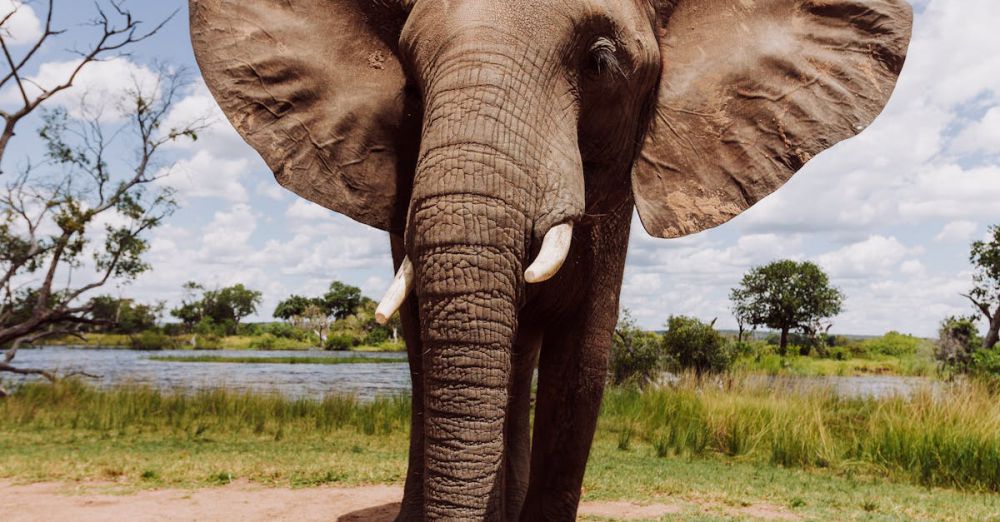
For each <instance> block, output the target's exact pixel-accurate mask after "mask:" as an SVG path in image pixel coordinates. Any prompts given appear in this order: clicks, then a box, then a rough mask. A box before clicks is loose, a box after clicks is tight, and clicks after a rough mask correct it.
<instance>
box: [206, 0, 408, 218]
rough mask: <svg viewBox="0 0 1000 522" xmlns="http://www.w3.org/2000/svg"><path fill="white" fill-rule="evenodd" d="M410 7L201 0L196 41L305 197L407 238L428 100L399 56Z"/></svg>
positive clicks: (212, 83) (283, 177)
mask: <svg viewBox="0 0 1000 522" xmlns="http://www.w3.org/2000/svg"><path fill="white" fill-rule="evenodd" d="M407 4H408V2H405V1H403V0H400V1H388V0H383V1H378V2H375V1H370V0H191V2H190V10H191V40H192V44H193V45H194V51H195V56H196V57H197V59H198V64H199V66H200V67H201V70H202V73H203V75H204V77H205V83H206V84H207V85H208V87H209V89H210V90H211V91H212V94H214V95H215V98H216V100H217V101H218V102H219V105H220V106H221V107H222V110H223V112H225V113H226V116H227V117H228V118H229V120H230V121H231V122H232V123H233V126H234V127H236V130H238V131H239V133H240V134H241V135H242V136H243V138H244V139H245V140H246V141H247V143H249V144H250V145H251V146H253V148H254V149H256V150H257V152H259V153H260V155H261V156H262V157H263V158H264V161H266V162H267V165H268V166H269V167H270V168H271V170H272V171H274V176H275V178H277V180H278V182H279V183H281V184H282V185H283V186H285V187H286V188H288V189H289V190H291V191H293V192H295V193H297V194H298V195H300V196H302V197H304V198H306V199H308V200H310V201H313V202H314V203H317V204H319V205H322V206H324V207H326V208H328V209H331V210H335V211H337V212H340V213H342V214H344V215H346V216H348V217H351V218H352V219H355V220H357V221H360V222H362V223H365V224H367V225H371V226H373V227H377V228H380V229H382V230H390V231H399V230H402V228H403V224H404V218H405V213H406V209H407V208H408V205H409V184H410V183H411V179H410V178H411V176H412V169H413V165H414V164H415V162H416V159H415V158H416V151H417V148H418V146H419V142H420V113H419V111H417V110H415V109H414V107H415V105H416V104H418V103H419V101H418V100H417V99H416V96H415V95H414V94H411V92H410V90H408V89H407V88H406V87H407V77H406V74H405V73H404V71H403V68H402V64H401V62H400V60H399V58H398V56H397V43H398V41H399V33H400V30H401V28H402V26H403V23H404V22H405V20H406V6H407Z"/></svg>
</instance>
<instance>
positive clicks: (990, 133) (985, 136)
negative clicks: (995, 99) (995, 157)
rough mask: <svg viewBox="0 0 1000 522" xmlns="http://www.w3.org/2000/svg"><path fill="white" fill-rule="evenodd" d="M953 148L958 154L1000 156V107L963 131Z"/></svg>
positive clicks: (993, 109)
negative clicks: (979, 153) (977, 153)
mask: <svg viewBox="0 0 1000 522" xmlns="http://www.w3.org/2000/svg"><path fill="white" fill-rule="evenodd" d="M951 147H952V150H953V151H954V152H955V153H958V154H972V153H976V152H982V153H986V154H1000V107H993V108H991V109H990V110H988V111H986V114H985V115H983V118H982V119H981V120H979V121H976V122H974V123H972V124H970V125H969V126H967V127H965V128H964V129H962V131H961V132H959V133H958V136H956V137H955V139H954V141H952V144H951Z"/></svg>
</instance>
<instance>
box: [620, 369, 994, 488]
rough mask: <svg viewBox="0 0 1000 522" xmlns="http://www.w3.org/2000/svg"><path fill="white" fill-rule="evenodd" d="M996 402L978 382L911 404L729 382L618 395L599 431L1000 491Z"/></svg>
mask: <svg viewBox="0 0 1000 522" xmlns="http://www.w3.org/2000/svg"><path fill="white" fill-rule="evenodd" d="M998 398H1000V397H998V396H997V394H996V393H994V392H992V391H990V389H989V388H987V387H986V386H980V385H978V384H975V383H971V382H966V383H956V384H951V385H942V386H939V387H937V388H934V389H927V390H921V391H919V392H918V393H915V394H913V395H911V396H908V397H902V396H895V397H890V398H883V399H875V398H843V397H838V396H837V395H836V394H834V393H833V392H832V391H831V390H825V389H816V388H811V389H806V388H803V389H792V388H790V387H789V386H782V387H778V388H773V387H769V386H767V385H766V384H765V383H764V382H763V381H761V380H760V379H746V378H741V377H728V378H724V379H717V380H710V381H704V382H701V383H698V382H697V379H696V378H695V377H693V376H689V377H685V378H683V379H682V380H681V382H680V383H678V384H677V385H675V386H671V387H665V388H658V389H651V390H645V391H638V390H634V389H633V390H629V389H613V390H610V391H609V393H608V394H607V396H606V400H605V404H604V410H603V415H602V419H601V428H602V429H603V430H607V431H609V432H612V433H618V434H621V433H625V432H627V433H628V439H629V441H630V446H631V445H634V444H635V441H636V440H641V441H645V442H647V443H649V444H650V445H651V446H652V448H653V452H654V453H655V454H656V455H658V456H668V455H695V456H697V455H705V454H708V453H713V454H721V455H726V456H730V457H734V458H738V459H744V460H751V461H766V462H770V463H773V464H777V465H780V466H785V467H802V468H835V469H844V470H854V469H857V468H858V467H862V468H868V469H869V470H870V471H873V472H877V473H889V474H893V475H897V476H900V477H901V478H905V479H906V480H911V481H915V482H918V483H920V484H922V485H928V486H948V487H960V488H971V489H974V490H984V491H1000V408H997V404H998Z"/></svg>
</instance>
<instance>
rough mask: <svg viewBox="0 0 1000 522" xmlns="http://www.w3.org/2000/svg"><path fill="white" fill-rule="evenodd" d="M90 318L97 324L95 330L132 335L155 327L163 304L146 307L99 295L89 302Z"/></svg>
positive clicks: (126, 300)
mask: <svg viewBox="0 0 1000 522" xmlns="http://www.w3.org/2000/svg"><path fill="white" fill-rule="evenodd" d="M90 306H91V316H92V317H93V319H94V321H95V322H96V323H97V326H95V330H99V331H104V332H109V333H122V334H134V333H138V332H141V331H143V330H150V329H153V328H155V327H156V322H157V319H158V318H159V316H160V313H161V312H162V311H163V304H162V303H159V304H156V305H146V304H142V303H136V302H135V301H134V300H132V299H119V298H117V297H112V296H109V295H100V296H97V297H94V298H92V299H91V300H90Z"/></svg>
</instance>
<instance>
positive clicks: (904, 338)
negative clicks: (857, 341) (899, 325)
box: [861, 332, 923, 357]
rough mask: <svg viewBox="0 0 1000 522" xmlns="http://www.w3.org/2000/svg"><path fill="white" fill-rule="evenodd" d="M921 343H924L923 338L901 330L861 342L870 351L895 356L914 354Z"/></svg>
mask: <svg viewBox="0 0 1000 522" xmlns="http://www.w3.org/2000/svg"><path fill="white" fill-rule="evenodd" d="M921 344H923V341H922V340H921V339H919V338H917V337H914V336H912V335H905V334H901V333H899V332H889V333H887V334H885V335H883V336H882V337H876V338H874V339H866V340H865V341H862V342H861V345H862V346H863V347H864V348H865V350H866V351H867V352H869V353H872V354H878V355H890V356H894V357H899V356H903V355H913V354H915V353H917V350H919V349H920V346H921Z"/></svg>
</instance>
